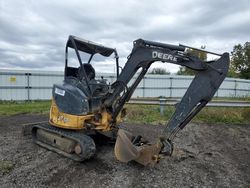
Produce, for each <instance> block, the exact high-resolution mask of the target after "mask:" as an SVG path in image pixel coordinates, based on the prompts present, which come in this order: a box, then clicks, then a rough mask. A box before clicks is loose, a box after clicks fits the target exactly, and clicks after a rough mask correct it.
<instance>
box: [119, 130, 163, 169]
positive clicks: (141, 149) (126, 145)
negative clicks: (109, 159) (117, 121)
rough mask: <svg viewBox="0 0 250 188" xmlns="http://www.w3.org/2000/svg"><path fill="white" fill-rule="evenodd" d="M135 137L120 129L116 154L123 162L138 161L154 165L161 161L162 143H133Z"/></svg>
mask: <svg viewBox="0 0 250 188" xmlns="http://www.w3.org/2000/svg"><path fill="white" fill-rule="evenodd" d="M133 140H134V137H133V136H132V134H131V133H130V132H128V131H126V130H124V129H119V131H118V133H117V139H116V143H115V156H116V158H117V159H118V160H119V161H121V162H125V163H127V162H129V161H136V162H138V163H140V164H142V165H144V166H147V165H154V164H155V163H157V162H158V161H159V153H160V151H161V147H162V144H161V142H157V143H156V144H151V145H150V144H143V143H141V142H137V143H133Z"/></svg>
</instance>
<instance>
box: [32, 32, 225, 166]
mask: <svg viewBox="0 0 250 188" xmlns="http://www.w3.org/2000/svg"><path fill="white" fill-rule="evenodd" d="M133 45H134V46H133V49H132V52H131V53H130V55H129V56H128V60H127V63H126V64H125V66H124V67H123V69H122V71H121V73H119V70H120V67H119V57H118V54H117V51H116V49H114V48H109V47H105V46H102V45H99V44H96V43H93V42H90V41H87V40H83V39H80V38H78V37H75V36H69V38H68V41H67V44H66V55H65V72H64V81H63V83H61V84H54V86H53V91H52V93H53V98H52V105H51V109H50V119H49V123H40V124H35V125H33V128H32V137H33V140H34V142H35V143H37V144H39V145H40V146H42V147H45V148H47V149H49V150H52V151H55V152H57V153H59V154H61V155H63V156H66V157H68V158H71V159H73V160H76V161H84V160H86V159H89V158H91V157H93V156H94V154H95V152H96V146H95V142H94V140H93V135H95V134H102V135H105V136H106V137H109V138H113V139H116V143H115V155H116V158H117V159H118V160H120V161H122V162H128V161H132V160H133V161H137V162H139V163H140V164H143V165H149V164H154V163H155V162H157V161H158V159H159V155H171V154H172V151H173V144H172V142H173V139H174V137H175V135H176V134H177V133H178V132H179V131H180V130H181V129H183V128H184V127H185V126H186V125H187V124H188V122H190V120H191V119H192V118H193V117H194V116H195V115H196V114H197V113H198V112H199V111H200V110H201V109H202V108H203V107H205V106H206V104H207V103H208V102H209V101H210V100H211V99H212V97H213V95H214V94H215V92H216V91H217V90H218V88H219V86H220V85H221V83H222V81H223V80H224V79H225V76H226V74H227V71H228V67H229V54H228V53H224V54H216V53H213V52H208V51H205V52H206V53H212V54H214V55H218V56H220V57H219V58H218V59H217V60H214V61H202V60H200V59H199V58H198V57H195V56H192V55H191V54H188V53H187V49H188V48H191V47H187V46H184V45H178V46H177V45H171V44H164V43H159V42H153V41H148V40H143V39H138V40H135V41H134V43H133ZM69 48H72V49H73V50H74V51H75V54H76V57H77V59H78V61H79V66H77V67H71V66H69V65H68V49H69ZM193 49H194V48H193ZM196 50H197V49H196ZM80 53H81V54H82V53H85V55H88V56H89V59H88V61H86V62H82V59H81V54H80ZM96 54H99V55H101V56H104V57H109V56H110V55H111V54H114V56H115V60H116V72H117V79H116V81H114V82H113V83H111V84H109V83H107V82H106V80H105V79H96V77H95V69H94V68H93V67H92V65H91V64H90V62H91V60H92V58H93V56H95V55H96ZM156 61H160V62H163V63H164V62H168V63H174V64H177V65H181V66H185V67H188V68H190V69H193V70H195V71H196V72H197V74H196V75H195V77H194V79H193V81H192V82H191V84H190V86H189V88H188V89H187V91H186V93H185V95H184V97H183V98H182V100H181V101H180V103H178V105H177V106H176V111H175V112H174V113H173V115H172V117H171V118H170V120H169V121H168V124H167V126H166V127H165V129H164V131H163V132H162V134H161V135H159V138H158V139H157V140H156V142H155V143H151V144H150V143H146V142H144V141H143V139H142V138H141V137H140V136H134V135H133V134H132V133H130V132H129V131H127V130H125V129H124V128H122V126H120V124H121V122H122V119H123V117H124V116H125V115H126V112H125V109H124V104H125V103H126V102H127V101H129V99H130V97H131V96H132V94H133V92H134V90H135V89H136V87H137V86H138V84H139V83H140V81H141V80H142V78H143V76H144V75H145V74H146V73H147V71H148V69H149V67H150V66H151V64H153V63H154V62H156ZM137 73H138V74H137ZM134 76H136V79H135V81H134V82H133V83H132V84H131V85H128V83H129V82H130V81H131V79H132V78H133V77H134Z"/></svg>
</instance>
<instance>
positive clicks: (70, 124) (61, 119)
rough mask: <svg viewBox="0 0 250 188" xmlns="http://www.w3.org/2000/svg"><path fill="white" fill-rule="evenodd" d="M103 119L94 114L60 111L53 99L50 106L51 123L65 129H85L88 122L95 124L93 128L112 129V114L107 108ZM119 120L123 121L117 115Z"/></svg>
mask: <svg viewBox="0 0 250 188" xmlns="http://www.w3.org/2000/svg"><path fill="white" fill-rule="evenodd" d="M100 114H101V119H99V120H98V121H96V120H95V118H94V116H95V115H94V114H88V115H71V114H66V113H64V112H60V111H59V109H58V107H57V105H56V103H55V101H54V100H53V99H52V104H51V108H50V123H51V124H52V125H54V126H56V127H59V128H64V129H73V130H79V129H85V128H86V126H85V125H86V123H88V124H91V125H93V127H92V128H93V129H95V130H100V131H109V130H111V123H110V122H111V118H112V116H111V114H109V113H108V112H107V111H106V110H104V111H102V112H101V113H100ZM117 121H119V122H121V117H119V116H118V117H117Z"/></svg>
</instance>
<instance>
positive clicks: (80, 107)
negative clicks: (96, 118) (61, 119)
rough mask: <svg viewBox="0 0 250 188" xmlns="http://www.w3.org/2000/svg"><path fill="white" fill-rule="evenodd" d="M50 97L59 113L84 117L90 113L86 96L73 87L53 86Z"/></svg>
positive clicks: (64, 84)
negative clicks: (51, 96)
mask: <svg viewBox="0 0 250 188" xmlns="http://www.w3.org/2000/svg"><path fill="white" fill-rule="evenodd" d="M52 95H53V98H54V100H55V103H56V105H57V107H58V109H59V110H60V111H61V112H64V113H67V114H72V115H86V114H88V113H89V111H90V109H89V102H88V99H87V97H86V95H85V94H84V93H83V92H82V91H81V90H80V89H79V88H77V87H76V86H74V85H70V84H67V83H63V84H62V85H59V84H54V85H53V91H52Z"/></svg>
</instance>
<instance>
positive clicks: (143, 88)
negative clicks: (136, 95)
mask: <svg viewBox="0 0 250 188" xmlns="http://www.w3.org/2000/svg"><path fill="white" fill-rule="evenodd" d="M145 79H146V77H144V78H143V79H142V97H145Z"/></svg>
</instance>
